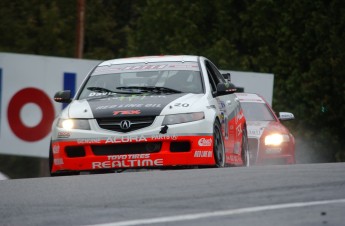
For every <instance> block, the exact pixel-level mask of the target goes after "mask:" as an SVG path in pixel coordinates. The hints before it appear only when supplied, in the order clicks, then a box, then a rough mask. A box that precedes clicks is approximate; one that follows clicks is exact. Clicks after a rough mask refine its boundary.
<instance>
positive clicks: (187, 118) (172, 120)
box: [163, 112, 205, 125]
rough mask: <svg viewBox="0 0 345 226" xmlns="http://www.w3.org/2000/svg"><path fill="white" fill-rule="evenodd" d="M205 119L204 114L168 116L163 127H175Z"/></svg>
mask: <svg viewBox="0 0 345 226" xmlns="http://www.w3.org/2000/svg"><path fill="white" fill-rule="evenodd" d="M204 118H205V114H204V112H194V113H185V114H176V115H167V116H165V118H164V120H163V125H173V124H179V123H185V122H193V121H198V120H202V119H204Z"/></svg>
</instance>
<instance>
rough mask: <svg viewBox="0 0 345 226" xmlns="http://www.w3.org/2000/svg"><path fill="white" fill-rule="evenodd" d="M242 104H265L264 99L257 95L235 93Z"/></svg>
mask: <svg viewBox="0 0 345 226" xmlns="http://www.w3.org/2000/svg"><path fill="white" fill-rule="evenodd" d="M235 95H236V96H237V98H238V99H239V100H240V102H253V103H265V101H264V100H263V98H262V97H260V96H259V95H257V94H255V93H235Z"/></svg>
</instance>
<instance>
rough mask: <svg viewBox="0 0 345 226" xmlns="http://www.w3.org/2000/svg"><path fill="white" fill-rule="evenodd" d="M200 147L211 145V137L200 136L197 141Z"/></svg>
mask: <svg viewBox="0 0 345 226" xmlns="http://www.w3.org/2000/svg"><path fill="white" fill-rule="evenodd" d="M198 145H199V146H200V147H210V146H212V138H208V139H207V138H204V137H203V138H200V139H199V141H198Z"/></svg>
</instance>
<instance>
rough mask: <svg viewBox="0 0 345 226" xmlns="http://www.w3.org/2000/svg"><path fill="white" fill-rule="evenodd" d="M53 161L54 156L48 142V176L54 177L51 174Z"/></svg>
mask: <svg viewBox="0 0 345 226" xmlns="http://www.w3.org/2000/svg"><path fill="white" fill-rule="evenodd" d="M53 161H54V156H53V148H52V141H50V144H49V174H50V176H55V175H54V174H52V168H53Z"/></svg>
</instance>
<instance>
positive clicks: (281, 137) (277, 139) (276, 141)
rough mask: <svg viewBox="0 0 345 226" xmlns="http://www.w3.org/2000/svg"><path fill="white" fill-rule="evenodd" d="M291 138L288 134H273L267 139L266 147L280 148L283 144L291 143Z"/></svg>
mask: <svg viewBox="0 0 345 226" xmlns="http://www.w3.org/2000/svg"><path fill="white" fill-rule="evenodd" d="M289 141H290V138H289V135H287V134H278V133H276V134H271V135H268V136H266V137H265V145H272V146H279V145H281V144H282V143H283V142H289Z"/></svg>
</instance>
